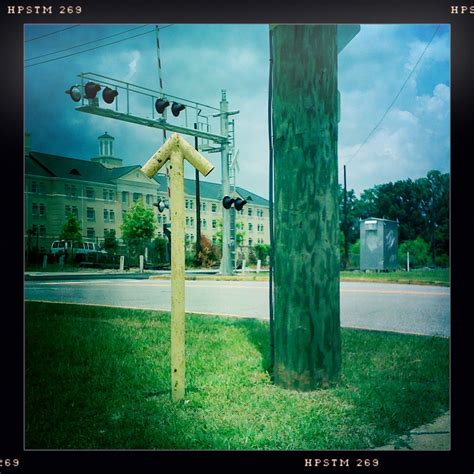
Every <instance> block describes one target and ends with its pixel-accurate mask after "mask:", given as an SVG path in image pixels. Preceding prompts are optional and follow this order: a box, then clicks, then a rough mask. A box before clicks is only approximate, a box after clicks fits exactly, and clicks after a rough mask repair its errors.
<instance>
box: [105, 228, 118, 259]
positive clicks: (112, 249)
mask: <svg viewBox="0 0 474 474" xmlns="http://www.w3.org/2000/svg"><path fill="white" fill-rule="evenodd" d="M103 246H104V250H105V251H106V252H107V253H109V254H114V253H116V252H117V249H118V241H117V237H116V235H115V229H110V230H108V231H107V232H104V245H103Z"/></svg>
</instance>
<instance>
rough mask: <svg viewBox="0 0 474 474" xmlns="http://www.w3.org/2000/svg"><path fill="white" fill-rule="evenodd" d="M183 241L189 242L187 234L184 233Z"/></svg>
mask: <svg viewBox="0 0 474 474" xmlns="http://www.w3.org/2000/svg"><path fill="white" fill-rule="evenodd" d="M184 241H185V242H186V243H188V242H189V234H186V235H185V236H184Z"/></svg>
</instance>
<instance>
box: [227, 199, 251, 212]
mask: <svg viewBox="0 0 474 474" xmlns="http://www.w3.org/2000/svg"><path fill="white" fill-rule="evenodd" d="M245 204H247V201H246V200H245V199H241V198H236V199H234V198H232V197H230V196H224V197H223V198H222V205H223V206H224V208H225V209H230V208H231V207H232V205H234V208H235V210H236V211H241V210H242V208H243V207H244V206H245Z"/></svg>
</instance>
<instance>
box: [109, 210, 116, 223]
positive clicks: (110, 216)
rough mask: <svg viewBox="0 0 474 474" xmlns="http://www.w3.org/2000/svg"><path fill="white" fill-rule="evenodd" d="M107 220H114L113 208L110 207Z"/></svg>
mask: <svg viewBox="0 0 474 474" xmlns="http://www.w3.org/2000/svg"><path fill="white" fill-rule="evenodd" d="M109 221H110V222H115V211H114V210H113V209H110V211H109Z"/></svg>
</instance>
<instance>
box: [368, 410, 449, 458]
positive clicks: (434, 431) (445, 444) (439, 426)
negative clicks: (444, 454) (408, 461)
mask: <svg viewBox="0 0 474 474" xmlns="http://www.w3.org/2000/svg"><path fill="white" fill-rule="evenodd" d="M450 449H451V414H450V412H449V411H447V412H446V413H445V414H444V415H441V416H440V417H438V418H436V420H434V421H433V422H432V423H428V424H426V425H423V426H419V427H418V428H415V429H413V430H411V431H410V433H408V434H407V435H405V436H402V437H400V438H398V439H396V440H394V441H392V442H391V443H390V444H387V445H386V446H381V447H380V448H375V451H393V450H398V451H449V450H450Z"/></svg>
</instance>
